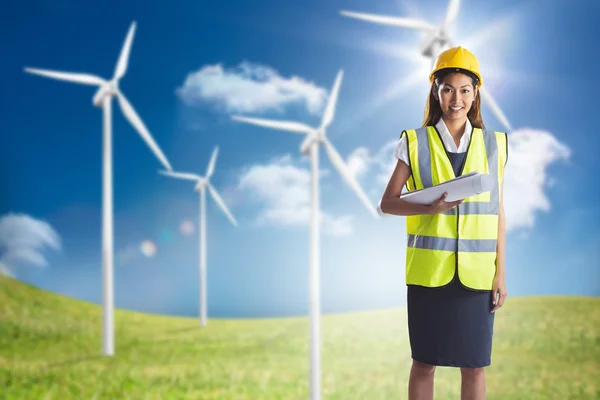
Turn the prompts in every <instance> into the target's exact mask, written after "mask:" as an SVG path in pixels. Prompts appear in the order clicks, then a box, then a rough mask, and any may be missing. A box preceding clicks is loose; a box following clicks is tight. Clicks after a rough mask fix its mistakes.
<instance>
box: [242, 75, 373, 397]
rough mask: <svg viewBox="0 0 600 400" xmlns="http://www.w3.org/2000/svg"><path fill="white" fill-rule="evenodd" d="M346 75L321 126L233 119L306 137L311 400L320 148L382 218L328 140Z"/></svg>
mask: <svg viewBox="0 0 600 400" xmlns="http://www.w3.org/2000/svg"><path fill="white" fill-rule="evenodd" d="M342 76H343V71H341V70H340V71H339V72H338V74H337V77H336V80H335V83H334V85H333V89H332V90H331V94H330V96H329V100H328V103H327V108H326V109H325V113H324V114H323V119H322V122H321V125H320V126H319V127H318V128H313V127H310V126H308V125H305V124H302V123H298V122H292V121H277V120H265V119H259V118H248V117H241V116H233V117H232V119H234V120H237V121H240V122H246V123H249V124H253V125H258V126H263V127H267V128H273V129H281V130H284V131H289V132H294V133H299V134H304V135H305V136H306V137H305V139H304V140H303V141H302V143H301V145H300V151H301V153H302V154H304V155H310V157H311V210H310V325H311V353H310V362H311V365H310V371H311V374H310V390H311V399H312V400H319V399H320V398H321V328H320V314H321V295H320V286H321V283H320V265H319V258H320V256H319V223H320V218H319V145H320V144H323V145H324V146H325V150H326V151H327V155H328V156H329V160H330V161H331V163H332V164H333V166H334V167H335V168H336V169H337V170H338V172H339V173H340V175H341V176H342V178H344V180H345V181H346V183H347V184H348V185H349V186H350V187H351V188H352V190H353V191H354V192H355V193H356V195H357V196H358V198H359V199H360V201H361V202H362V203H363V204H364V206H365V207H366V208H367V209H368V210H369V211H370V212H371V214H373V216H374V217H375V218H379V214H378V213H377V210H376V209H375V207H373V205H372V204H371V202H370V201H369V199H368V197H367V196H366V194H365V193H364V192H363V191H362V189H361V188H360V186H359V185H358V183H357V182H356V180H355V179H354V177H353V176H352V174H351V173H350V171H349V170H348V168H347V166H346V165H345V164H344V161H343V159H342V157H341V156H340V155H339V153H338V152H337V150H335V148H334V147H333V145H332V144H331V142H330V141H329V140H328V139H327V137H326V135H325V132H326V129H327V127H328V126H329V125H330V124H331V122H332V121H333V117H334V114H335V107H336V103H337V98H338V92H339V89H340V84H341V82H342Z"/></svg>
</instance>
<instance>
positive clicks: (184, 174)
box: [158, 171, 202, 181]
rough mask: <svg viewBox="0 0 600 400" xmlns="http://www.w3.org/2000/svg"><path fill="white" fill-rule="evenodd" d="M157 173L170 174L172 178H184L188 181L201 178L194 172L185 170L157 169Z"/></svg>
mask: <svg viewBox="0 0 600 400" xmlns="http://www.w3.org/2000/svg"><path fill="white" fill-rule="evenodd" d="M158 173H159V174H162V175H166V176H170V177H173V178H179V179H186V180H189V181H198V180H200V179H202V177H200V176H198V175H196V174H190V173H187V172H174V171H158Z"/></svg>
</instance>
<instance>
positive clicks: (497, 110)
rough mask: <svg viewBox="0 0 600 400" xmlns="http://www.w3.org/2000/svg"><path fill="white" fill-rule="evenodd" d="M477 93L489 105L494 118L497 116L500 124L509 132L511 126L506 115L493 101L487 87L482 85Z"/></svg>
mask: <svg viewBox="0 0 600 400" xmlns="http://www.w3.org/2000/svg"><path fill="white" fill-rule="evenodd" d="M479 93H480V95H481V97H482V100H483V101H484V102H485V103H487V105H488V106H489V107H490V109H491V110H492V112H493V113H494V115H495V116H496V118H498V121H500V122H501V123H502V125H504V127H505V128H506V129H507V131H508V132H511V131H512V127H511V125H510V122H508V118H506V115H504V113H503V112H502V110H501V109H500V107H499V106H498V104H497V103H496V102H495V101H494V99H493V98H492V95H490V94H489V92H488V91H487V89H486V88H485V87H483V86H482V87H480V88H479Z"/></svg>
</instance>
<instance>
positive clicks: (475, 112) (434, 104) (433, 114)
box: [423, 75, 485, 129]
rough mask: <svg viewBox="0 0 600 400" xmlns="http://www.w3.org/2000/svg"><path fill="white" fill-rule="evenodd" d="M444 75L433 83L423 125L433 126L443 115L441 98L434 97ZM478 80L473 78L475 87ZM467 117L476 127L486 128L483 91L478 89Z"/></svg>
mask: <svg viewBox="0 0 600 400" xmlns="http://www.w3.org/2000/svg"><path fill="white" fill-rule="evenodd" d="M443 79H444V76H443V75H442V76H439V77H437V78H436V79H435V81H434V82H433V83H432V84H431V89H430V90H429V98H428V99H427V102H426V103H425V118H424V120H423V126H433V125H435V124H437V123H438V121H439V120H440V118H441V117H442V114H443V113H442V108H441V107H440V102H439V100H436V98H435V97H434V95H433V94H434V93H435V91H437V89H438V86H439V85H440V84H441V83H442V82H443ZM475 85H476V81H475V80H473V87H475ZM467 118H469V122H471V125H472V126H473V127H474V128H481V129H485V125H484V124H483V119H482V118H481V92H479V91H477V95H476V96H475V100H474V101H473V104H472V105H471V109H470V110H469V112H468V113H467Z"/></svg>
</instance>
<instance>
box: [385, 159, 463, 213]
mask: <svg viewBox="0 0 600 400" xmlns="http://www.w3.org/2000/svg"><path fill="white" fill-rule="evenodd" d="M409 176H410V168H409V166H408V165H406V163H405V162H404V161H401V160H398V162H397V163H396V168H395V169H394V172H393V173H392V176H391V178H390V181H389V182H388V185H387V187H386V188H385V192H384V193H383V197H382V198H381V201H380V202H379V208H380V209H381V211H383V212H384V213H385V214H393V215H402V216H409V215H422V214H437V213H441V212H444V211H446V210H449V209H451V208H453V207H455V206H457V205H458V204H460V203H462V202H463V201H462V200H458V201H452V202H446V201H445V200H444V199H445V198H446V195H442V196H441V197H440V198H439V199H438V200H436V201H435V202H433V203H432V204H428V205H423V204H415V203H410V202H408V201H406V200H403V199H400V198H399V197H400V195H401V194H402V188H403V187H404V185H405V184H406V181H407V180H408V177H409Z"/></svg>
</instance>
